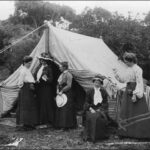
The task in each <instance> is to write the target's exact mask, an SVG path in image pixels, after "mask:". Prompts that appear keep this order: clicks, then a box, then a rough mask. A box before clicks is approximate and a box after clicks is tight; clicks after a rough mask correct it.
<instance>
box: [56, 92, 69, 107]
mask: <svg viewBox="0 0 150 150" xmlns="http://www.w3.org/2000/svg"><path fill="white" fill-rule="evenodd" d="M66 103H67V96H66V94H62V95H57V96H56V104H57V107H63V106H64V105H65V104H66Z"/></svg>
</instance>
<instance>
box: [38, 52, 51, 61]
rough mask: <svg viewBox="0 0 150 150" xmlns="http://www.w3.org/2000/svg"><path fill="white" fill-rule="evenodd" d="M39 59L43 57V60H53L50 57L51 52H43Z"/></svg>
mask: <svg viewBox="0 0 150 150" xmlns="http://www.w3.org/2000/svg"><path fill="white" fill-rule="evenodd" d="M38 59H43V60H52V59H51V58H50V57H49V54H48V53H45V52H44V53H41V56H38Z"/></svg>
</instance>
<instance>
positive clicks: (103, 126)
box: [83, 75, 109, 142]
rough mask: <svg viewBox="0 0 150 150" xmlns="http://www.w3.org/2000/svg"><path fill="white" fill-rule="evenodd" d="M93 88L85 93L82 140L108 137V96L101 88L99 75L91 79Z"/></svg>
mask: <svg viewBox="0 0 150 150" xmlns="http://www.w3.org/2000/svg"><path fill="white" fill-rule="evenodd" d="M93 83H94V87H93V88H92V89H90V90H89V91H87V95H86V102H85V104H84V111H85V115H86V119H85V128H84V131H83V140H84V141H87V140H90V141H92V142H95V141H96V140H100V139H105V138H107V137H108V134H107V125H108V118H109V117H108V114H107V112H108V94H107V92H106V91H105V89H104V88H103V86H102V85H103V80H102V79H101V78H100V76H99V75H96V76H95V77H94V78H93Z"/></svg>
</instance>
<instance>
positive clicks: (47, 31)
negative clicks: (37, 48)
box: [44, 27, 49, 53]
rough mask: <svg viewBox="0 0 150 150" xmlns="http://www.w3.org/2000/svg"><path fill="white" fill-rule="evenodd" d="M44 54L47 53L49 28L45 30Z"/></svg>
mask: <svg viewBox="0 0 150 150" xmlns="http://www.w3.org/2000/svg"><path fill="white" fill-rule="evenodd" d="M44 32H45V52H46V53H49V27H47V28H46V29H45V31H44Z"/></svg>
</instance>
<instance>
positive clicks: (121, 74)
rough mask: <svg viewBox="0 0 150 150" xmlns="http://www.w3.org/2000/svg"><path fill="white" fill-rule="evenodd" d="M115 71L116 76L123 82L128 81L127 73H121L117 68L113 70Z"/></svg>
mask: <svg viewBox="0 0 150 150" xmlns="http://www.w3.org/2000/svg"><path fill="white" fill-rule="evenodd" d="M113 72H114V75H115V78H116V79H117V80H118V81H119V82H121V83H125V82H126V80H127V79H126V74H125V73H121V72H119V71H118V70H115V71H113Z"/></svg>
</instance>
